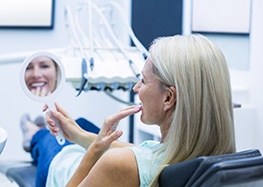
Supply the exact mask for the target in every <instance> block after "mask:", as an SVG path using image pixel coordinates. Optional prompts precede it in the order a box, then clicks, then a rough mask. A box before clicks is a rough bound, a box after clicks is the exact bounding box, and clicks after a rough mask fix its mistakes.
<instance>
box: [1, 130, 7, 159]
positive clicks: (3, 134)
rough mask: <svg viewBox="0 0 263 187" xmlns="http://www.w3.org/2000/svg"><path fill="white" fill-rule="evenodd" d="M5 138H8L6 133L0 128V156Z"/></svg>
mask: <svg viewBox="0 0 263 187" xmlns="http://www.w3.org/2000/svg"><path fill="white" fill-rule="evenodd" d="M7 137H8V135H7V132H6V131H5V130H4V129H3V128H1V127H0V154H1V153H2V151H3V149H4V147H5V143H6V140H7Z"/></svg>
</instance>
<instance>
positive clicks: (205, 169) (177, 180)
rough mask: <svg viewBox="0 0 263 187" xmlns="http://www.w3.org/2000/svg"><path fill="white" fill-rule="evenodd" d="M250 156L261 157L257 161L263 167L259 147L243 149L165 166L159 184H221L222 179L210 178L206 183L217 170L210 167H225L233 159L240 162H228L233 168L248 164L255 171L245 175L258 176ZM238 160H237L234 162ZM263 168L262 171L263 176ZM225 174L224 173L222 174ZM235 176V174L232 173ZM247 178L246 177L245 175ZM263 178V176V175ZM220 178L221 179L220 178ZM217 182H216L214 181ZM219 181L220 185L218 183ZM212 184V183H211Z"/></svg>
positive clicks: (169, 186) (182, 186)
mask: <svg viewBox="0 0 263 187" xmlns="http://www.w3.org/2000/svg"><path fill="white" fill-rule="evenodd" d="M249 158H255V159H259V160H256V161H255V162H259V163H260V162H262V166H260V167H261V168H263V157H262V156H261V153H260V151H259V150H257V149H251V150H246V151H241V152H237V153H233V154H224V155H216V156H202V157H198V158H194V159H191V160H188V161H184V162H180V163H176V164H172V165H170V166H167V167H166V168H164V170H163V171H162V173H161V174H160V177H159V186H160V187H174V186H176V187H193V186H195V187H199V186H207V187H208V186H209V187H210V186H213V187H214V186H220V185H219V184H221V183H220V181H217V180H215V179H214V178H213V179H214V181H213V179H209V180H210V181H211V182H209V185H207V184H208V182H207V183H206V179H208V177H210V176H211V175H212V174H214V173H215V172H216V169H210V168H220V166H221V168H225V167H224V166H225V164H224V163H226V162H228V161H229V162H230V163H231V161H233V163H239V165H238V164H236V165H235V164H232V165H231V164H228V165H231V166H232V168H233V169H236V170H238V168H239V166H241V165H243V161H244V165H247V167H248V168H249V170H250V171H255V172H251V173H245V172H244V173H243V175H248V177H247V178H249V176H251V177H252V176H253V177H255V178H257V177H256V176H257V175H258V173H257V171H256V170H253V169H252V166H253V167H254V165H255V164H254V162H253V161H254V160H253V161H251V162H253V164H252V165H251V166H250V165H249V164H250V163H248V161H247V159H249ZM234 161H237V162H234ZM262 172H263V170H262V171H261V172H260V173H261V175H262V176H263V173H262ZM221 174H222V173H221ZM222 175H223V174H222ZM232 176H234V175H232ZM244 178H245V177H244ZM262 178H263V177H262ZM218 180H219V179H218ZM213 182H215V183H213ZM217 182H218V185H217ZM211 184H212V185H211Z"/></svg>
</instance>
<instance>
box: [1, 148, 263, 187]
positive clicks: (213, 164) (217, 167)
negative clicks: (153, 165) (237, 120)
mask: <svg viewBox="0 0 263 187" xmlns="http://www.w3.org/2000/svg"><path fill="white" fill-rule="evenodd" d="M0 172H2V173H4V174H5V175H6V177H7V178H8V179H10V181H12V182H15V183H16V184H18V186H20V187H35V175H36V166H35V165H34V164H33V163H32V162H13V163H0ZM236 173H238V174H237V175H236ZM241 179H242V180H241ZM250 180H254V182H255V181H260V180H262V182H263V157H262V156H261V153H260V151H259V150H257V149H250V150H246V151H241V152H237V153H233V154H225V155H217V156H203V157H198V158H195V159H191V160H188V161H184V162H181V163H177V164H173V165H170V166H168V167H166V168H165V169H164V170H163V172H162V173H161V175H160V178H159V183H160V187H174V186H177V187H183V186H184V187H190V186H191V187H199V186H207V187H208V186H213V187H214V186H222V185H223V184H226V183H230V182H233V181H234V182H242V183H243V182H246V181H250Z"/></svg>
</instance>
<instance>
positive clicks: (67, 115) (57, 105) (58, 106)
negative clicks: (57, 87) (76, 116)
mask: <svg viewBox="0 0 263 187" xmlns="http://www.w3.org/2000/svg"><path fill="white" fill-rule="evenodd" d="M55 106H56V108H57V111H58V112H60V113H61V114H63V116H65V117H67V118H71V117H70V115H69V114H68V113H67V112H66V111H65V110H64V109H63V108H62V107H61V106H60V105H59V104H57V103H56V102H55Z"/></svg>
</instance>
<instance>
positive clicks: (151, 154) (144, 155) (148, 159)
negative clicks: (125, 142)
mask: <svg viewBox="0 0 263 187" xmlns="http://www.w3.org/2000/svg"><path fill="white" fill-rule="evenodd" d="M161 146H162V144H160V142H157V141H145V142H143V143H142V144H140V145H139V146H134V147H129V148H130V149H131V150H132V151H133V153H134V155H135V158H136V161H137V165H138V169H139V177H140V187H146V186H149V184H150V183H151V181H152V180H153V178H154V177H155V175H156V172H157V171H158V168H159V164H160V162H161V161H162V158H163V154H158V153H157V151H156V150H158V149H159V148H160V147H161Z"/></svg>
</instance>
